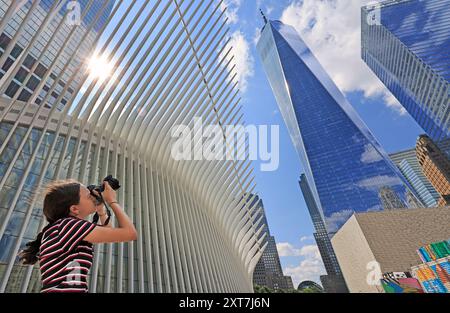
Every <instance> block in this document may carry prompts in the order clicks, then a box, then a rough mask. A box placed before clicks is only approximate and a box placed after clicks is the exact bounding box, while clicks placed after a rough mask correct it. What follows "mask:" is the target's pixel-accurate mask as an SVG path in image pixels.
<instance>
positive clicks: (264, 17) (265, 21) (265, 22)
mask: <svg viewBox="0 0 450 313" xmlns="http://www.w3.org/2000/svg"><path fill="white" fill-rule="evenodd" d="M259 12H261V15H262V17H263V19H264V25H265V24H267V18H266V16H265V15H264V12H263V11H262V10H261V9H259Z"/></svg>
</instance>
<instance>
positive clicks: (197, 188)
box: [0, 0, 264, 292]
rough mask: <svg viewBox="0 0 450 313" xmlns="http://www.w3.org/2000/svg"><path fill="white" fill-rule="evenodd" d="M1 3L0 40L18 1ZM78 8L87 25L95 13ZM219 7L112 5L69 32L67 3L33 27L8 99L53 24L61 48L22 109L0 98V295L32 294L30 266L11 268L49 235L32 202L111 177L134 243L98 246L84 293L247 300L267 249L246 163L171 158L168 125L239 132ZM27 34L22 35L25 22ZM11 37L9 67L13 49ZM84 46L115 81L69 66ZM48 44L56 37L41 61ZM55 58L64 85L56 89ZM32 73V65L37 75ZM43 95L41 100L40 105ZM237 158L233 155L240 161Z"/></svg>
mask: <svg viewBox="0 0 450 313" xmlns="http://www.w3.org/2000/svg"><path fill="white" fill-rule="evenodd" d="M1 1H2V4H3V7H4V9H6V10H4V14H3V16H1V18H2V19H1V20H0V30H3V29H4V28H5V27H7V25H8V24H9V23H12V21H14V19H15V18H16V19H17V18H19V17H18V16H17V14H18V13H15V14H14V13H13V10H12V9H11V8H12V7H13V6H14V5H15V3H16V2H15V1H6V0H1ZM38 2H39V1H38ZM63 2H65V1H63ZM85 2H86V3H85V5H86V6H85V7H84V10H83V13H82V14H84V15H82V16H83V17H84V16H85V15H86V16H88V13H90V11H89V8H91V6H92V5H93V4H94V3H95V1H94V0H85ZM220 4H221V1H219V2H218V1H215V0H207V1H183V0H171V1H121V0H119V1H116V3H115V6H114V7H113V8H112V10H111V12H108V15H107V16H108V18H107V21H106V22H104V23H103V24H102V26H101V27H100V28H99V29H95V30H94V25H95V24H96V23H97V22H98V21H99V20H100V19H101V17H102V14H104V12H105V11H106V10H107V8H108V1H103V5H101V7H97V8H96V11H95V13H96V14H93V15H95V17H94V16H92V17H91V18H92V20H91V23H90V24H86V23H82V24H81V25H80V26H76V27H74V26H71V27H69V28H68V27H67V25H65V23H64V16H62V15H61V13H57V12H59V10H60V8H61V6H62V4H61V3H60V2H59V1H54V5H53V6H52V7H51V10H49V12H48V14H47V15H46V16H45V18H43V20H41V21H39V22H40V26H42V27H39V28H38V29H35V30H34V33H33V39H32V40H31V41H29V42H28V44H27V45H23V44H22V48H23V51H22V54H21V55H20V56H18V57H17V58H16V60H15V62H14V63H13V64H12V65H11V66H10V68H9V69H8V70H7V71H6V73H5V74H4V75H3V77H2V78H1V80H0V83H1V85H0V90H1V91H2V93H3V92H4V91H5V90H6V89H7V88H8V86H9V85H10V83H11V82H12V81H13V78H14V77H15V75H16V74H17V73H18V71H19V69H20V66H21V64H22V63H23V60H25V58H26V56H27V54H28V53H31V49H32V45H30V44H34V42H37V41H38V39H39V38H41V36H43V34H44V33H45V30H46V27H49V26H48V25H49V24H48V23H52V24H51V25H54V28H55V29H54V33H55V34H60V35H59V36H60V37H61V38H64V40H61V41H58V43H57V44H56V48H54V49H53V50H56V51H54V52H56V57H55V58H54V59H53V60H52V62H51V64H49V65H48V71H47V73H46V75H45V76H43V77H42V79H41V82H40V83H39V85H38V86H37V88H36V89H35V90H34V92H33V93H32V96H31V98H30V99H29V100H27V101H26V102H24V101H18V100H17V99H18V97H19V94H20V92H21V91H22V90H23V89H24V86H21V87H20V88H19V89H18V91H17V93H16V96H15V97H12V99H8V98H6V97H2V98H1V99H0V130H1V131H0V162H1V163H0V174H1V175H0V238H1V239H2V244H1V245H2V249H3V247H4V251H3V252H2V253H1V256H0V291H1V292H5V291H6V292H9V291H16V292H27V291H28V292H33V291H38V290H39V287H40V286H39V281H38V277H39V272H38V269H37V267H35V268H33V267H24V266H21V265H19V264H15V260H16V255H17V252H18V251H19V250H20V249H21V247H23V245H24V244H25V243H26V242H27V241H29V240H30V238H34V237H35V235H36V233H37V232H38V231H39V228H42V227H43V226H44V225H45V223H44V221H43V219H42V218H40V212H41V208H42V199H40V198H39V197H38V194H39V192H36V191H39V190H40V189H41V187H42V186H44V185H45V184H46V183H47V182H48V181H50V180H53V179H58V178H75V179H78V180H80V181H81V182H83V183H84V184H91V183H95V184H97V183H99V182H100V181H101V180H102V179H103V178H104V177H105V176H107V175H108V174H112V175H113V176H116V177H118V179H119V180H120V181H121V184H122V188H120V189H119V191H118V195H119V201H120V202H121V203H123V204H124V207H125V209H126V211H127V213H128V214H129V216H130V217H131V218H132V219H133V221H134V222H135V225H136V228H137V230H138V233H139V239H138V240H137V241H135V242H131V243H125V244H103V245H96V248H95V258H94V264H93V266H92V269H91V277H90V291H91V292H252V291H253V286H252V275H253V270H254V267H255V265H256V263H257V261H258V260H259V258H260V256H261V254H262V251H263V249H264V247H261V242H262V240H263V238H261V239H260V240H258V234H259V233H260V231H261V229H256V226H255V225H258V222H259V221H257V220H254V216H257V214H255V212H253V210H254V207H253V206H251V205H250V203H252V200H253V197H255V195H254V188H255V184H254V182H253V175H252V169H251V166H250V161H249V160H247V159H246V160H244V161H237V160H236V161H226V160H218V161H206V160H192V161H176V160H174V159H173V158H172V157H171V146H172V140H173V139H172V138H171V137H170V131H171V129H172V127H174V126H175V125H180V124H185V125H189V126H190V127H191V129H193V119H194V117H202V118H203V121H204V124H205V125H208V124H220V125H232V124H238V123H240V124H242V114H241V112H240V105H239V99H238V90H237V89H236V82H235V79H234V78H235V76H236V74H233V70H234V67H231V66H230V64H232V63H233V59H232V57H230V56H231V55H232V50H231V48H230V47H229V46H228V45H227V43H228V41H226V38H227V30H226V21H225V20H224V18H223V12H221V11H220V10H219V7H220ZM37 10H42V9H41V8H40V6H39V5H38V4H36V2H33V4H32V5H28V6H27V7H26V8H24V9H23V12H25V13H29V16H32V13H34V12H35V11H36V12H37ZM19 12H22V11H19ZM27 16H28V15H27ZM103 16H104V15H103ZM20 18H22V17H20ZM22 22H23V23H24V24H26V23H27V20H26V17H25V19H22ZM23 27H24V29H26V26H23ZM52 27H53V26H52ZM81 29H82V30H83V31H84V32H83V35H80V30H81ZM17 32H18V33H19V34H20V30H17ZM0 33H1V32H0ZM55 36H56V35H55ZM16 37H17V38H16ZM16 37H14V38H12V40H11V41H10V42H9V44H8V47H7V49H9V50H5V53H4V54H3V56H5V55H6V53H7V52H8V51H12V47H14V45H15V44H16V43H20V40H19V39H20V36H19V35H18V36H16ZM55 38H56V37H55ZM33 40H34V41H33ZM87 42H89V45H91V46H92V47H94V46H95V43H98V48H97V49H96V51H97V53H98V54H99V55H105V56H107V59H108V60H109V61H110V63H111V65H112V68H113V70H112V72H113V73H114V75H113V78H112V79H111V80H105V81H100V80H93V79H92V78H91V77H89V73H87V72H86V62H85V63H83V64H78V63H76V59H77V58H78V57H80V53H81V52H80V51H82V50H81V47H83V45H86V43H87ZM52 45H55V43H54V41H52V38H50V39H49V40H48V44H47V45H46V46H44V47H42V48H41V57H43V56H45V55H46V53H47V50H48V49H50V48H51V47H52ZM8 53H9V52H8ZM3 56H2V58H3ZM84 57H86V56H84ZM62 58H63V60H64V62H63V63H62V64H63V66H64V68H62V69H60V71H61V73H64V75H63V74H62V76H64V77H57V78H56V79H50V78H49V77H51V73H52V72H54V71H55V69H56V66H57V63H58V61H59V62H60V61H61V59H62ZM3 59H6V57H5V58H3ZM0 61H1V60H0ZM39 62H40V58H39V57H38V59H37V62H36V64H35V68H36V67H37V64H38V63H39ZM75 64H78V68H77V67H76V65H75ZM0 65H1V64H0ZM230 68H231V70H230ZM70 69H72V70H70ZM73 69H75V70H73ZM33 70H34V69H33V68H32V69H31V71H30V73H31V72H33ZM66 73H70V75H67V74H66ZM31 77H32V74H28V76H27V77H25V79H24V81H25V82H26V81H28V80H29V79H30V78H31ZM58 81H63V82H64V87H63V88H61V87H57V86H58ZM44 86H47V89H48V90H46V91H47V94H46V96H45V97H44V99H43V101H42V104H41V105H36V104H35V103H34V102H35V99H36V97H37V96H38V94H39V93H40V92H41V91H42V89H43V88H44ZM70 86H76V89H75V90H74V92H73V95H72V96H71V97H70V99H69V101H67V103H64V105H59V104H60V103H61V100H62V99H63V97H64V95H65V94H66V93H67V91H68V90H69V88H71V87H70ZM56 88H60V89H62V90H60V91H59V97H58V98H57V99H56V101H54V102H52V103H55V105H52V104H51V103H50V102H49V98H50V95H51V93H52V91H53V90H56ZM44 103H49V105H48V106H47V107H46V106H44V105H43V104H44ZM58 105H59V106H58ZM195 135H199V134H198V133H197V134H195ZM195 135H194V138H195ZM198 149H202V147H201V146H200V145H197V144H195V145H194V147H193V153H194V154H195V151H196V150H198ZM245 149H246V147H245V146H241V147H240V150H239V151H240V153H243V152H242V151H244V150H245ZM250 194H252V196H251V197H250V196H247V195H250Z"/></svg>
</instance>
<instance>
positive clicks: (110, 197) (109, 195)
mask: <svg viewBox="0 0 450 313" xmlns="http://www.w3.org/2000/svg"><path fill="white" fill-rule="evenodd" d="M103 187H104V188H105V191H103V192H102V196H103V200H104V201H105V202H106V203H107V204H108V205H109V204H110V203H111V202H116V201H117V200H116V199H117V197H116V191H115V190H114V189H112V187H111V186H110V185H109V183H108V182H106V181H104V182H103Z"/></svg>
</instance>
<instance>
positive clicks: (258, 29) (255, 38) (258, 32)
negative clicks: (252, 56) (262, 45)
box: [252, 27, 261, 47]
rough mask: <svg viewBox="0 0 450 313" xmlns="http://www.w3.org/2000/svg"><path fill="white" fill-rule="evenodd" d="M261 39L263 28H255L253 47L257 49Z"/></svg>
mask: <svg viewBox="0 0 450 313" xmlns="http://www.w3.org/2000/svg"><path fill="white" fill-rule="evenodd" d="M259 37H261V28H259V27H256V28H255V34H254V35H253V39H252V42H253V45H254V46H255V47H256V45H257V44H258V41H259Z"/></svg>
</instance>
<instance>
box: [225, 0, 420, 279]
mask: <svg viewBox="0 0 450 313" xmlns="http://www.w3.org/2000/svg"><path fill="white" fill-rule="evenodd" d="M368 2H369V1H366V0H339V2H336V1H332V0H325V1H317V0H303V1H300V0H298V1H292V0H291V1H288V0H227V1H225V3H226V4H227V7H228V9H227V11H228V17H229V21H230V23H229V26H230V31H231V32H230V34H231V35H232V38H233V39H232V44H233V47H234V53H235V56H236V65H237V71H238V74H239V78H240V79H239V80H240V88H241V95H242V101H241V104H242V106H243V108H244V113H245V121H246V124H256V125H259V124H267V125H271V124H278V125H280V163H279V168H278V170H276V171H273V172H261V171H260V170H259V168H260V167H259V164H258V163H257V162H255V166H254V167H255V170H256V171H255V173H256V182H257V191H258V193H259V195H260V196H261V198H262V199H263V202H264V207H265V210H266V215H267V219H268V223H269V227H270V231H271V233H272V235H274V236H275V239H276V242H277V246H278V250H279V253H280V259H281V263H282V266H283V269H284V272H285V274H287V275H291V276H292V277H293V281H294V285H295V286H296V285H297V284H298V283H300V282H301V281H302V280H305V279H312V280H314V281H317V282H320V280H319V275H321V274H324V273H325V270H324V268H323V265H322V262H321V260H320V257H319V254H318V251H317V247H316V246H315V241H314V239H313V237H312V233H313V232H314V230H313V226H312V223H311V219H310V216H309V213H308V211H307V208H306V204H305V202H304V199H303V196H302V194H301V191H300V187H299V185H298V179H299V176H300V174H301V173H302V165H301V164H300V160H299V158H298V156H297V154H296V152H295V150H294V148H293V145H292V142H291V139H290V137H289V134H288V133H287V130H286V128H285V125H284V122H283V119H282V117H281V115H280V113H279V111H278V107H277V104H276V102H275V98H274V96H273V94H272V90H271V88H270V85H269V83H268V81H267V79H266V76H265V73H264V70H263V68H262V64H261V62H260V60H259V56H258V54H257V52H256V49H255V44H256V42H257V37H258V33H259V29H260V28H261V27H262V25H263V20H262V18H261V16H260V14H259V10H258V9H259V8H261V9H263V11H264V12H265V13H266V15H267V17H268V18H269V19H278V20H282V21H283V22H285V23H287V24H290V25H292V26H294V27H295V28H296V29H297V31H298V32H299V33H300V34H301V35H302V38H303V39H304V40H305V41H306V43H307V44H308V45H309V46H310V48H311V50H312V51H313V53H314V54H315V55H316V57H317V58H318V60H319V62H321V64H322V65H323V66H324V68H325V69H326V70H327V71H328V72H329V74H330V76H331V77H332V79H333V80H334V82H335V83H336V84H337V86H338V87H339V88H340V89H341V90H342V91H344V93H345V95H346V96H347V99H348V100H349V101H350V103H351V104H352V105H353V107H354V108H355V109H356V111H357V112H358V113H359V114H360V116H361V118H362V119H363V121H364V122H365V123H366V125H367V126H368V127H369V129H370V130H371V131H372V132H373V134H374V135H375V137H376V138H377V139H378V140H379V142H380V144H381V145H382V146H383V147H384V149H385V150H386V151H387V152H388V153H392V152H396V151H400V150H404V149H409V148H412V147H414V145H415V141H416V138H417V136H418V135H419V134H421V133H423V131H422V130H421V129H420V128H419V126H418V125H417V124H416V122H415V121H414V120H413V119H412V118H411V117H410V116H409V115H408V114H407V113H406V112H405V110H404V109H403V108H402V107H401V105H400V104H399V103H398V102H397V101H396V100H395V98H394V97H393V96H392V95H391V94H390V93H389V91H388V90H387V89H386V88H385V87H384V86H383V85H382V83H381V82H380V81H379V80H378V79H377V78H376V76H374V75H373V74H372V73H371V71H370V69H369V68H368V67H367V66H365V64H364V63H363V61H362V60H361V57H360V31H359V25H360V7H361V6H362V5H364V4H367V3H368Z"/></svg>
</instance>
